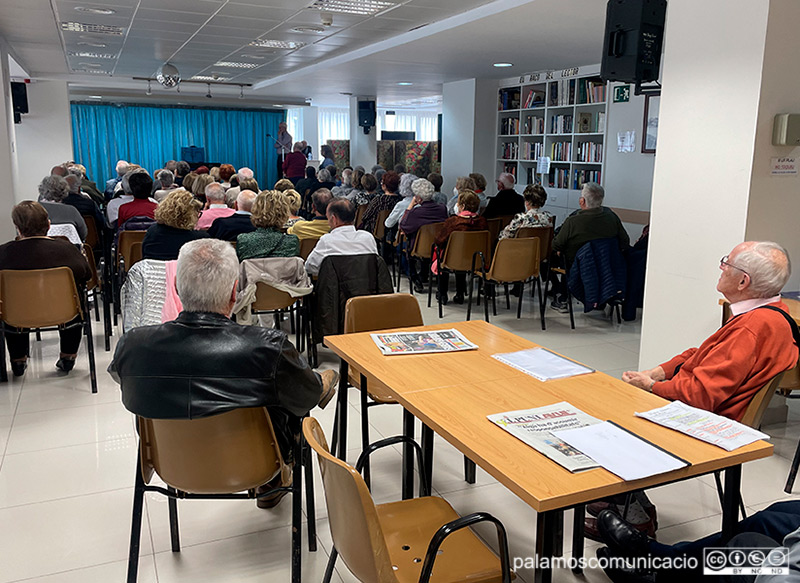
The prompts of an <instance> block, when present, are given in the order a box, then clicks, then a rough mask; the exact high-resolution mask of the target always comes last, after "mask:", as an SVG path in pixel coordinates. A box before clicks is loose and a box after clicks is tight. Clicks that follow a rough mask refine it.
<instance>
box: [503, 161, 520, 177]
mask: <svg viewBox="0 0 800 583" xmlns="http://www.w3.org/2000/svg"><path fill="white" fill-rule="evenodd" d="M503 172H508V173H509V174H511V176H513V177H514V180H516V179H517V165H516V164H515V163H510V162H506V163H505V164H503Z"/></svg>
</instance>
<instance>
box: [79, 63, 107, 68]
mask: <svg viewBox="0 0 800 583" xmlns="http://www.w3.org/2000/svg"><path fill="white" fill-rule="evenodd" d="M78 64H79V65H80V66H81V67H86V68H87V69H102V68H103V65H101V64H100V63H78Z"/></svg>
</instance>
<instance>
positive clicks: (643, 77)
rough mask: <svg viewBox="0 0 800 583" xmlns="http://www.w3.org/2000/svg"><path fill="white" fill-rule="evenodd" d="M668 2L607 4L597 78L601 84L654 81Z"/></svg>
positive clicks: (624, 0)
mask: <svg viewBox="0 0 800 583" xmlns="http://www.w3.org/2000/svg"><path fill="white" fill-rule="evenodd" d="M666 16H667V0H609V2H608V7H607V9H606V32H605V38H604V40H603V61H602V65H601V67H600V77H602V78H603V80H604V81H622V82H624V83H645V82H648V81H657V80H658V76H659V69H660V68H661V47H662V44H663V41H664V21H665V19H666Z"/></svg>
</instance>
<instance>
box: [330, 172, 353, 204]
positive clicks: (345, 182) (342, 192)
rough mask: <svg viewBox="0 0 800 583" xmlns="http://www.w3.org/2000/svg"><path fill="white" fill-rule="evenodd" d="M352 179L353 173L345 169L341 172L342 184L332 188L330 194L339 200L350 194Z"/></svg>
mask: <svg viewBox="0 0 800 583" xmlns="http://www.w3.org/2000/svg"><path fill="white" fill-rule="evenodd" d="M352 178H353V171H352V170H351V169H349V168H345V169H344V170H342V184H341V185H339V186H335V187H334V188H332V189H331V194H333V196H334V197H335V198H340V197H343V196H347V195H348V194H350V191H351V190H353V183H352Z"/></svg>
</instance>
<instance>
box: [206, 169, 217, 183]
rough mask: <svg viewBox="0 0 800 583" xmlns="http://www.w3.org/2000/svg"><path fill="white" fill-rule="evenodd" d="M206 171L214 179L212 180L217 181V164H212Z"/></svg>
mask: <svg viewBox="0 0 800 583" xmlns="http://www.w3.org/2000/svg"><path fill="white" fill-rule="evenodd" d="M208 173H209V174H210V175H211V178H213V179H214V182H219V166H212V167H211V168H209V169H208Z"/></svg>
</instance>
